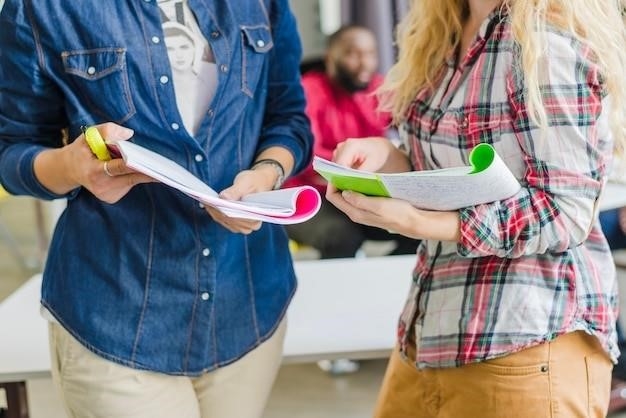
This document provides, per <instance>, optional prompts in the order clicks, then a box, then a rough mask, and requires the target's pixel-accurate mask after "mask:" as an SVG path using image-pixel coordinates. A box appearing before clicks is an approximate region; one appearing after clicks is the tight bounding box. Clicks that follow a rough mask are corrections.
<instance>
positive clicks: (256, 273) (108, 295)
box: [0, 0, 312, 375]
mask: <svg viewBox="0 0 626 418" xmlns="http://www.w3.org/2000/svg"><path fill="white" fill-rule="evenodd" d="M189 5H190V7H191V9H192V10H193V12H194V13H195V15H196V17H197V20H198V24H199V26H200V29H201V30H202V32H203V34H204V35H205V37H206V38H207V39H208V40H209V42H210V43H211V47H212V49H213V53H214V56H215V59H216V62H217V65H218V69H219V82H218V83H219V85H218V88H217V91H216V95H215V97H214V99H213V101H212V103H211V105H210V108H209V109H207V112H206V117H205V118H204V121H203V123H202V125H201V127H200V128H199V130H198V132H197V134H196V135H195V137H192V136H190V134H189V133H188V132H186V131H185V129H184V127H183V122H182V120H181V117H180V115H179V113H178V110H177V108H176V98H175V93H174V88H173V85H172V83H171V82H169V83H162V82H161V80H165V78H162V76H164V75H165V76H167V77H168V78H169V80H171V79H172V75H171V70H170V64H169V60H168V56H167V50H166V46H165V44H164V42H163V32H162V28H161V17H160V14H159V8H158V6H157V2H156V0H128V1H74V2H72V1H65V0H40V1H32V0H7V1H6V3H5V5H4V8H3V10H2V12H1V14H0V98H1V99H0V182H1V183H2V184H3V185H4V186H5V188H6V189H7V190H8V191H10V192H11V193H14V194H24V195H31V196H36V197H38V198H42V199H53V198H59V197H60V196H57V195H55V194H53V193H50V191H48V190H46V189H45V188H44V187H43V186H42V185H41V184H40V182H39V181H38V180H37V178H36V177H35V175H34V173H33V160H34V158H35V156H36V155H37V154H38V153H39V152H41V151H42V150H44V149H46V148H50V147H60V146H62V134H61V133H62V130H63V129H64V128H67V129H68V131H69V138H75V137H77V136H78V135H79V133H80V131H79V127H80V126H81V125H90V124H95V123H101V122H105V121H114V122H117V123H119V124H123V125H124V126H127V127H129V128H132V129H134V131H135V135H134V138H133V140H134V141H135V142H136V143H138V144H140V145H143V146H145V147H148V148H151V149H153V150H155V151H157V152H159V153H161V154H164V155H165V156H167V157H169V158H171V159H173V160H175V161H176V162H177V163H179V164H181V165H183V166H184V167H186V168H187V169H188V170H189V171H191V172H192V173H194V174H195V175H196V176H198V177H199V178H201V179H202V180H204V181H205V182H206V183H208V184H209V185H210V186H211V187H213V188H214V189H215V190H218V191H219V190H222V189H224V188H226V187H227V186H230V185H231V184H232V182H233V179H234V177H235V175H236V174H237V173H238V172H240V171H241V170H244V169H247V168H249V167H250V165H251V163H252V161H253V160H254V158H255V156H256V155H257V154H258V153H259V152H261V151H262V150H264V149H266V148H268V147H273V146H281V147H285V148H287V149H288V150H289V151H291V153H293V156H294V157H295V161H296V170H295V171H300V170H301V169H302V168H304V167H305V166H306V165H307V163H308V162H309V159H310V157H311V148H312V137H311V134H310V130H309V123H308V120H307V118H306V116H305V115H304V104H305V102H304V95H303V92H302V88H301V86H300V79H299V73H298V65H299V61H300V56H301V46H300V42H299V38H298V33H297V30H296V25H295V21H294V18H293V15H292V13H291V11H290V10H289V7H288V2H287V0H258V1H257V0H228V1H222V0H220V1H210V0H190V1H189ZM64 197H67V198H68V206H67V209H66V210H65V211H64V213H63V214H62V216H61V218H60V220H59V222H58V224H57V227H56V230H55V233H54V237H53V239H52V243H51V247H50V251H49V255H48V261H47V264H46V267H45V271H44V282H43V291H42V303H43V305H44V306H45V307H46V308H47V309H48V310H49V311H50V312H51V313H52V314H53V315H54V316H55V318H56V319H57V320H58V321H59V322H60V323H61V324H62V325H63V326H64V327H65V328H67V329H68V331H70V332H71V334H72V335H73V336H74V337H76V338H77V339H78V340H79V341H80V342H81V343H83V344H84V345H85V346H86V347H88V348H89V349H91V350H92V351H94V352H96V353H98V354H99V355H101V356H103V357H105V358H107V359H110V360H113V361H115V362H118V363H121V364H125V365H128V366H131V367H135V368H140V369H148V370H154V371H159V372H165V373H169V374H183V375H197V374H200V373H202V372H205V371H209V370H212V369H215V368H217V367H220V366H222V365H225V364H228V363H231V362H233V361H235V360H237V359H238V358H240V357H242V356H243V355H244V354H246V353H247V352H249V351H250V350H252V349H253V348H255V347H256V346H258V345H259V344H260V343H261V342H263V341H264V340H266V339H267V338H268V337H269V336H271V334H272V333H273V331H274V330H275V328H276V327H277V325H278V323H279V322H280V320H281V319H282V317H283V315H284V313H285V310H286V308H287V304H288V303H289V301H290V298H291V296H292V294H293V293H294V290H295V276H294V272H293V267H292V262H291V258H290V255H289V251H288V247H287V238H286V234H285V232H284V230H283V229H282V228H281V227H279V226H276V225H269V224H264V225H263V227H262V228H261V230H260V231H258V232H255V233H253V234H251V235H247V236H246V235H241V234H233V233H230V232H228V231H227V230H226V229H224V228H223V227H221V226H220V225H218V224H217V223H215V222H214V221H213V220H212V219H211V218H210V216H209V215H208V214H207V212H206V211H205V209H203V208H201V207H199V205H198V203H197V202H196V201H194V200H192V199H191V198H188V197H187V196H184V195H183V194H181V193H179V192H177V191H175V190H173V189H171V188H168V187H167V186H164V185H161V184H158V183H151V184H144V185H139V186H135V187H134V188H133V189H132V190H131V191H130V193H129V194H128V195H127V196H125V197H124V198H123V199H122V200H121V201H119V202H118V203H116V204H114V205H109V204H105V203H103V202H101V201H99V200H98V199H96V198H94V196H93V195H91V194H90V193H89V191H87V190H86V189H77V190H74V191H72V192H71V193H70V194H69V195H68V196H64Z"/></svg>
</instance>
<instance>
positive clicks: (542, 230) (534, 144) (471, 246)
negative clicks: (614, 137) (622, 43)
mask: <svg viewBox="0 0 626 418" xmlns="http://www.w3.org/2000/svg"><path fill="white" fill-rule="evenodd" d="M547 39H548V48H547V50H546V53H545V55H543V56H542V58H541V61H540V67H539V68H540V70H539V84H540V91H541V94H542V97H543V100H544V104H545V108H546V113H547V128H546V129H543V130H542V129H540V128H539V127H538V126H537V125H536V124H535V123H533V121H532V120H531V118H530V110H529V106H528V96H527V93H528V90H527V89H526V88H525V85H524V83H525V81H524V80H523V78H522V76H521V75H520V72H519V71H515V70H513V71H512V72H511V74H510V77H509V80H508V83H507V84H508V87H507V88H508V97H509V103H510V106H511V111H512V112H513V113H514V117H513V127H512V131H513V135H514V136H515V138H516V139H517V141H518V143H519V145H520V147H521V150H522V154H523V158H524V164H525V167H526V171H525V174H524V177H523V179H522V184H523V186H524V187H523V188H522V190H521V191H520V192H519V193H518V194H516V195H515V196H513V197H511V198H509V199H506V200H503V201H499V202H495V203H491V204H484V205H478V206H475V207H468V208H464V209H462V210H461V211H460V217H461V239H460V242H459V244H458V248H457V249H458V252H459V254H461V255H463V256H466V257H480V256H489V255H495V256H499V257H509V258H517V257H522V256H524V255H529V254H541V253H546V252H563V251H566V250H567V249H569V248H572V247H576V246H578V245H580V244H581V243H582V242H584V241H585V240H586V239H587V236H588V234H589V231H590V229H591V227H592V224H593V223H594V220H595V212H596V206H597V202H598V198H599V196H600V192H601V190H602V186H603V183H604V179H605V176H606V174H607V169H608V167H607V166H608V164H610V158H611V150H612V141H611V136H610V133H609V130H608V121H607V114H608V111H607V109H608V100H605V91H604V89H603V86H602V79H601V76H600V74H599V71H598V66H597V65H595V64H594V62H593V60H592V58H591V52H590V51H588V50H587V49H586V48H585V47H583V46H582V45H580V44H579V43H577V42H576V41H575V40H572V39H571V38H567V37H565V36H562V35H560V34H557V33H549V34H548V37H547ZM514 68H515V66H514Z"/></svg>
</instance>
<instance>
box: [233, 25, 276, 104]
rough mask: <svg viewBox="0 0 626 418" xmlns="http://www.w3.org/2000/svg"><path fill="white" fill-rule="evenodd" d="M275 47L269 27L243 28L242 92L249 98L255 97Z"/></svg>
mask: <svg viewBox="0 0 626 418" xmlns="http://www.w3.org/2000/svg"><path fill="white" fill-rule="evenodd" d="M273 46H274V42H273V40H272V32H271V31H270V28H269V27H268V26H266V25H260V26H242V27H241V51H242V56H241V64H242V65H241V91H243V92H244V93H245V94H246V95H247V96H249V97H252V96H253V95H254V91H255V88H256V86H257V84H258V83H259V79H260V77H261V74H262V73H263V66H264V64H265V62H266V61H267V57H268V53H269V51H270V50H271V49H272V47H273Z"/></svg>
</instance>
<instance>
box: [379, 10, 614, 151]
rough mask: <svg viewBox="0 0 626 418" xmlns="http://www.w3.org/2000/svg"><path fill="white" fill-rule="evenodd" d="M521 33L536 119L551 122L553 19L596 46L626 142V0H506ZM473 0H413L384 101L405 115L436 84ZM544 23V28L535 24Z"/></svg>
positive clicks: (395, 113) (518, 38)
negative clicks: (547, 56) (547, 88)
mask: <svg viewBox="0 0 626 418" xmlns="http://www.w3.org/2000/svg"><path fill="white" fill-rule="evenodd" d="M501 7H506V8H508V9H509V16H510V19H511V22H512V31H513V36H514V39H515V40H516V42H517V43H519V45H520V48H521V55H522V67H523V72H524V75H525V81H526V85H527V87H528V97H529V109H530V112H531V117H532V118H533V121H534V122H535V123H537V124H538V125H539V126H541V127H545V126H546V125H547V116H546V111H545V107H544V104H543V101H542V98H541V93H540V91H539V61H540V58H541V54H542V53H543V51H544V50H545V48H544V47H543V45H545V36H546V31H545V29H546V26H547V25H548V24H550V25H554V26H556V27H558V28H560V29H562V30H565V31H568V32H570V33H572V34H574V36H576V37H577V38H578V39H579V40H581V41H582V42H584V43H585V44H586V45H588V46H589V48H590V49H591V51H592V52H593V53H594V56H595V58H596V63H597V65H598V66H599V69H600V73H601V75H602V77H603V79H604V80H605V82H606V88H607V91H608V93H609V95H610V96H611V104H612V107H611V115H610V116H611V127H612V131H613V136H614V140H615V143H616V148H617V149H619V150H621V149H623V147H624V144H625V142H626V53H625V52H624V49H625V48H626V29H625V27H624V15H623V10H624V8H625V7H626V0H504V1H503V3H502V6H501ZM468 13H469V11H468V6H467V0H412V5H411V9H410V11H409V13H408V15H407V16H406V17H405V18H404V19H403V21H402V22H401V24H400V25H399V26H398V31H397V38H398V48H399V56H398V62H397V63H396V64H395V65H394V66H393V67H392V68H391V70H390V71H389V73H388V74H387V77H386V80H385V83H384V84H383V86H382V87H381V88H380V90H379V93H380V96H381V106H382V107H383V108H384V109H385V110H388V111H391V112H392V115H393V117H394V121H395V122H396V123H399V122H401V121H402V120H403V119H404V118H405V117H406V113H407V111H408V109H409V107H410V105H411V103H412V102H413V101H414V100H415V97H416V95H417V93H418V92H419V91H420V90H422V89H424V88H428V87H431V86H433V84H434V83H435V82H436V78H437V76H438V75H439V73H440V71H441V68H442V66H443V65H444V63H445V61H446V59H447V58H448V56H449V54H450V51H451V50H453V49H455V48H456V47H457V46H458V45H459V43H460V40H461V30H462V25H463V21H464V19H465V18H466V17H467V15H468ZM528 28H536V29H537V30H534V31H533V30H528Z"/></svg>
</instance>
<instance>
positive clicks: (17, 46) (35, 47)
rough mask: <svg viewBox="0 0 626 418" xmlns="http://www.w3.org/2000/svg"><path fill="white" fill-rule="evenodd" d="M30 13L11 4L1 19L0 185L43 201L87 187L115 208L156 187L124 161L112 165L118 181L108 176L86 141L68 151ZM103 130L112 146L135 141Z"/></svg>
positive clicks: (57, 98) (60, 99)
mask: <svg viewBox="0 0 626 418" xmlns="http://www.w3.org/2000/svg"><path fill="white" fill-rule="evenodd" d="M25 7H27V6H26V5H25V4H24V2H17V1H16V2H9V3H7V4H6V6H5V7H4V10H3V11H2V14H1V17H0V31H1V33H0V51H2V53H0V94H1V97H2V100H0V182H1V183H2V184H4V186H5V187H6V189H7V190H9V191H10V192H11V193H14V194H26V195H32V196H35V197H38V198H40V199H55V198H59V197H72V196H74V195H75V194H77V193H78V192H79V191H80V190H81V186H84V187H86V188H87V189H89V190H90V191H91V192H92V193H93V194H94V195H95V196H96V197H98V198H99V199H101V200H103V201H106V202H109V203H114V202H116V201H118V200H119V199H120V198H122V197H123V196H124V195H125V194H126V193H127V192H128V191H129V190H130V188H132V187H133V185H134V184H137V183H140V182H148V181H152V180H151V179H150V178H149V177H147V176H144V175H142V174H138V173H134V172H132V170H129V169H128V168H127V167H126V166H125V164H124V163H123V161H122V160H121V159H116V160H113V161H110V162H109V163H108V164H109V172H110V173H114V177H110V176H108V175H107V174H106V173H105V172H104V170H103V165H104V164H103V163H102V162H101V161H98V160H96V159H95V157H94V156H93V154H92V153H91V150H90V149H89V147H88V146H87V144H86V143H85V141H84V139H83V137H82V135H81V136H80V137H79V138H77V140H75V141H73V142H72V143H70V144H68V145H64V141H63V135H62V131H63V129H64V128H65V127H66V126H67V125H68V121H67V117H66V113H65V107H64V103H65V97H64V95H63V93H62V92H61V91H60V90H59V89H58V87H57V85H56V84H55V83H54V82H53V80H52V79H51V78H50V77H48V74H47V73H46V71H45V63H44V62H43V57H44V56H45V54H46V51H45V50H44V49H43V48H42V47H41V45H40V44H39V43H38V42H36V41H35V40H36V39H38V38H39V34H37V33H36V31H35V29H34V28H35V27H36V26H35V25H32V27H31V23H30V22H29V21H28V19H27V17H26V15H27V11H26V10H25ZM100 129H101V132H102V133H103V134H104V136H105V137H106V138H108V139H112V140H123V139H128V138H129V137H130V136H131V135H132V131H131V130H129V129H125V128H122V127H120V126H118V125H114V124H110V123H109V124H104V125H102V126H101V127H100Z"/></svg>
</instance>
